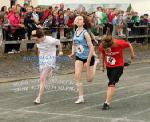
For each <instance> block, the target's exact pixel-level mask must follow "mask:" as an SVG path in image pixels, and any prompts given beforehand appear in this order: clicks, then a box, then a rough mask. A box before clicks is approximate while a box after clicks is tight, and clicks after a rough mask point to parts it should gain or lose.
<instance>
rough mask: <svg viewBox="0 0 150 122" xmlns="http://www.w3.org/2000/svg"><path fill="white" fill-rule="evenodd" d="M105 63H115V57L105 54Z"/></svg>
mask: <svg viewBox="0 0 150 122" xmlns="http://www.w3.org/2000/svg"><path fill="white" fill-rule="evenodd" d="M106 60H107V63H109V64H110V65H115V64H116V59H115V58H113V57H111V56H107V59H106Z"/></svg>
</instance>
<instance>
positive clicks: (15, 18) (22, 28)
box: [0, 3, 150, 40]
mask: <svg viewBox="0 0 150 122" xmlns="http://www.w3.org/2000/svg"><path fill="white" fill-rule="evenodd" d="M96 9H97V10H96V11H95V12H92V13H88V12H87V11H86V9H85V8H84V9H83V8H78V9H76V10H72V9H71V8H67V9H65V7H64V4H63V3H61V4H60V5H58V6H49V7H41V6H37V7H33V6H30V5H28V4H24V5H23V6H21V5H19V4H16V5H12V6H11V7H10V8H7V7H6V6H3V7H2V8H1V11H0V28H1V29H3V34H4V35H5V36H4V37H5V39H6V40H22V39H25V38H27V39H28V40H30V39H31V32H32V31H33V30H36V29H38V28H43V29H46V30H48V31H49V33H50V34H51V35H52V36H53V37H55V38H60V37H62V38H63V37H66V38H72V35H73V32H74V30H75V27H74V19H75V17H76V16H78V15H83V16H85V17H87V21H88V24H89V27H90V30H91V31H92V32H93V33H94V35H98V36H102V35H103V34H105V33H106V30H107V28H110V31H111V32H112V35H113V36H116V35H117V36H125V35H126V34H128V35H137V34H138V35H140V34H141V35H142V34H144V33H145V28H144V26H149V22H150V19H149V15H148V14H144V15H141V16H139V15H138V12H133V11H132V12H126V11H122V10H119V9H117V8H102V7H100V6H99V7H97V8H96ZM137 26H143V28H142V29H140V30H138V29H137V28H136V27H137Z"/></svg>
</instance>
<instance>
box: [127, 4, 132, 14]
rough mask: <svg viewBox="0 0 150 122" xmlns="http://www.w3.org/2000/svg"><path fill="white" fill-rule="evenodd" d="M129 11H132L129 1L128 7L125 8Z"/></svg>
mask: <svg viewBox="0 0 150 122" xmlns="http://www.w3.org/2000/svg"><path fill="white" fill-rule="evenodd" d="M131 11H132V6H131V3H130V4H129V6H128V8H127V12H131Z"/></svg>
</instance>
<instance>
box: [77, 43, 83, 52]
mask: <svg viewBox="0 0 150 122" xmlns="http://www.w3.org/2000/svg"><path fill="white" fill-rule="evenodd" d="M76 52H77V53H79V54H81V53H83V52H84V48H83V46H82V45H78V46H77V47H76Z"/></svg>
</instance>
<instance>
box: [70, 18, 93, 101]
mask: <svg viewBox="0 0 150 122" xmlns="http://www.w3.org/2000/svg"><path fill="white" fill-rule="evenodd" d="M74 23H75V24H76V25H77V29H76V31H75V33H74V37H73V45H72V54H71V55H69V56H70V57H72V56H73V55H74V54H75V56H76V61H75V80H76V86H77V89H78V95H79V97H78V99H77V101H75V103H76V104H79V103H83V102H84V98H83V83H82V70H83V68H84V64H85V65H86V68H87V81H89V82H91V81H92V80H93V77H94V75H95V70H96V63H95V57H94V56H93V53H94V47H93V44H92V42H91V37H90V35H89V33H88V32H87V30H86V29H85V28H84V25H85V22H84V18H83V16H77V17H76V18H75V22H74Z"/></svg>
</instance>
